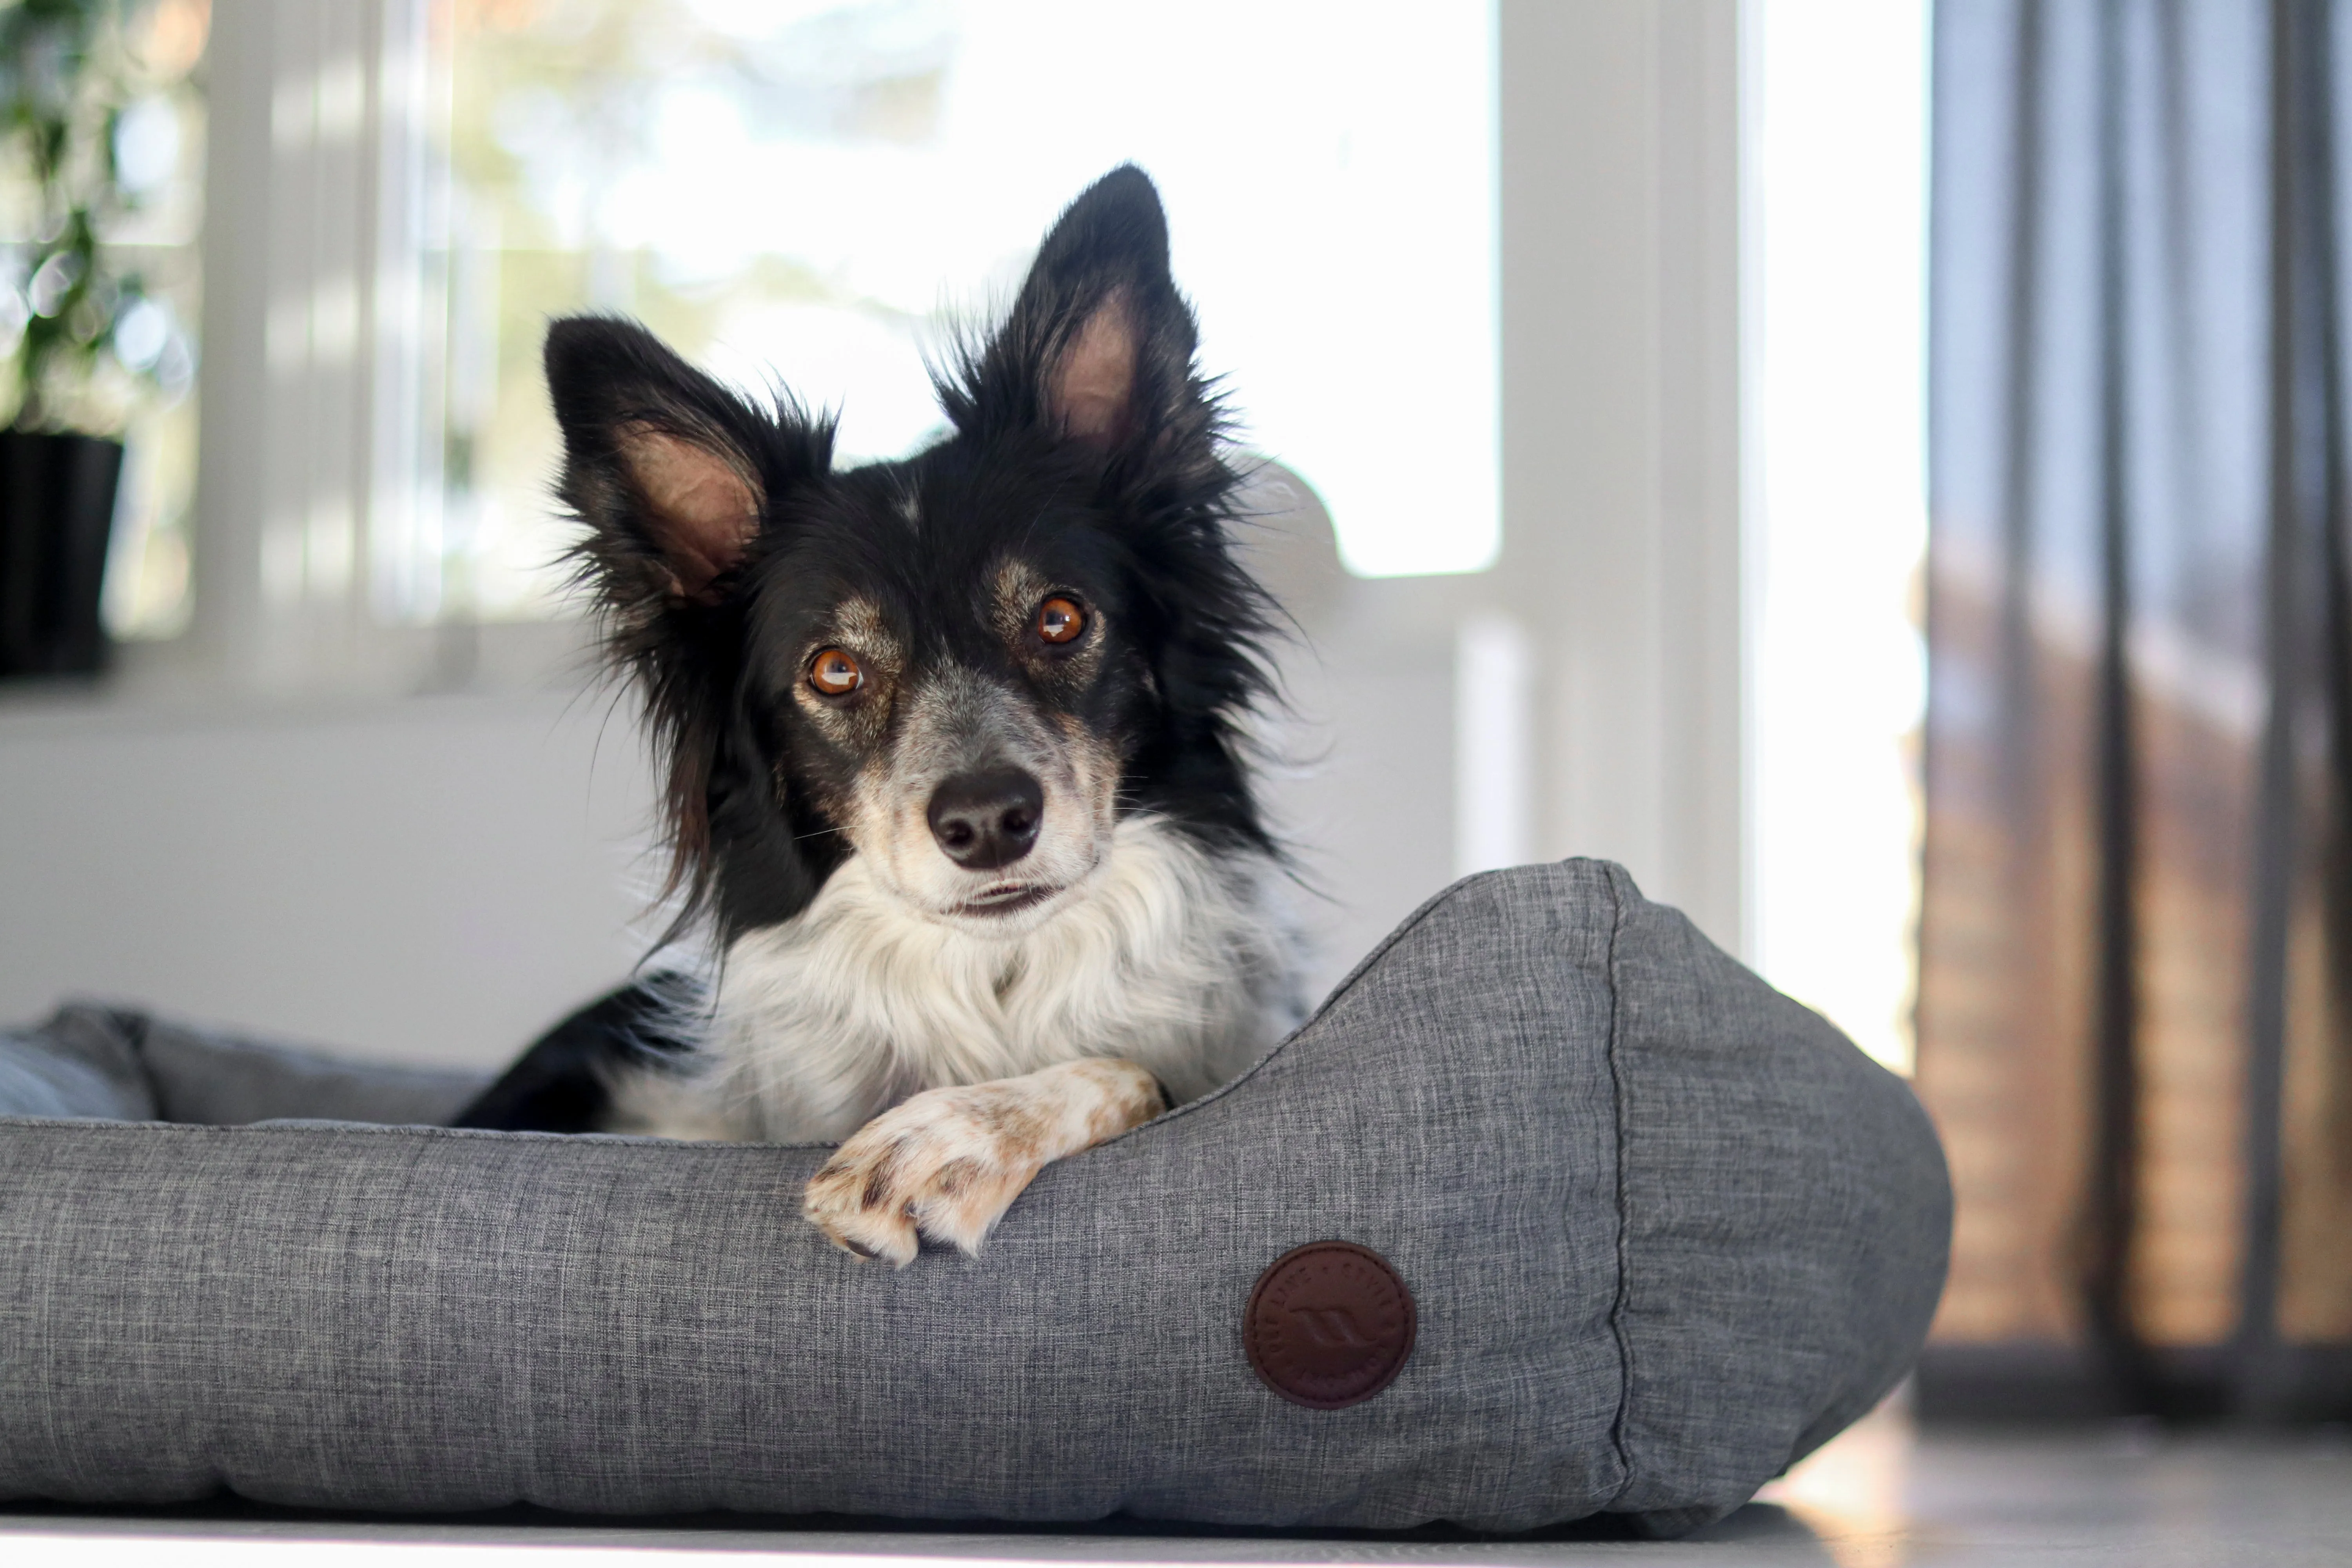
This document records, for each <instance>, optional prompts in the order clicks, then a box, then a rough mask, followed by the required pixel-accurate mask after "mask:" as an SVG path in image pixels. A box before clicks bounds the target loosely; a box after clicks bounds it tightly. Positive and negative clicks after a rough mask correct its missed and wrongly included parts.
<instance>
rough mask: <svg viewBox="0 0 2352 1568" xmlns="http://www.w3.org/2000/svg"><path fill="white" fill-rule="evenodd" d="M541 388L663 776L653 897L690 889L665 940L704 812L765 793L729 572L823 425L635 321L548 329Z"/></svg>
mask: <svg viewBox="0 0 2352 1568" xmlns="http://www.w3.org/2000/svg"><path fill="white" fill-rule="evenodd" d="M547 389H548V393H549V395H550V396H551V398H552V399H553V401H554V404H555V419H556V423H557V424H558V425H560V426H562V429H563V477H562V483H561V486H560V493H561V494H562V499H563V500H564V502H565V503H566V504H567V505H569V506H570V507H571V508H572V512H573V514H574V515H576V516H577V517H578V518H579V519H580V521H582V522H583V523H585V524H586V525H587V530H588V532H587V536H586V537H585V538H584V539H583V540H582V541H581V542H580V544H579V546H578V548H577V550H576V552H575V555H576V558H577V560H578V561H579V563H580V572H581V576H582V578H583V581H584V582H585V583H586V584H588V585H589V586H590V587H591V588H593V590H594V592H595V595H596V599H597V607H598V608H599V610H600V611H601V612H602V613H603V617H604V652H605V656H606V658H609V659H610V660H611V661H612V663H613V664H614V667H615V668H620V669H623V670H625V671H627V672H628V673H629V674H631V675H632V676H634V677H635V679H636V681H637V685H638V689H639V693H640V695H641V696H642V697H643V699H644V700H645V705H646V721H647V725H648V728H649V730H650V731H651V733H652V735H653V738H654V743H655V747H656V751H657V752H658V753H659V755H660V758H661V763H662V766H663V769H664V771H665V772H666V773H667V784H665V786H664V790H663V795H664V815H665V816H666V817H667V829H668V837H669V842H670V848H671V860H670V874H669V881H668V885H667V887H666V888H665V889H663V891H664V893H665V895H667V893H669V892H672V891H676V890H680V889H683V890H684V892H685V895H686V897H685V900H684V903H683V906H682V910H681V913H680V914H679V917H678V922H677V926H675V927H673V931H672V934H676V933H677V931H682V930H684V929H686V926H687V923H688V921H690V920H691V919H692V918H693V917H694V916H695V915H696V914H697V913H698V912H699V911H700V910H703V909H704V908H706V907H707V905H708V903H709V898H710V895H711V893H712V891H713V878H714V874H715V871H714V864H713V852H712V844H711V816H712V812H713V810H714V806H716V807H718V808H719V809H722V810H724V809H727V808H728V807H729V806H730V804H731V805H734V806H736V807H737V808H739V809H740V806H741V802H742V801H745V800H749V799H751V798H753V796H754V795H758V796H760V797H761V798H764V796H765V794H766V791H767V789H768V787H769V786H768V785H766V784H762V783H759V782H758V781H759V780H761V779H764V777H765V776H766V775H765V767H764V764H763V763H761V761H760V759H759V758H758V756H757V755H756V749H747V748H746V746H745V745H744V744H743V742H741V741H740V738H739V737H738V735H737V733H736V728H737V727H736V726H735V725H733V724H732V723H731V721H730V714H729V711H728V705H729V702H730V700H731V694H732V693H733V691H734V690H735V689H736V684H737V681H738V679H739V678H740V665H741V659H742V635H741V628H740V616H739V615H738V614H737V613H736V611H737V609H738V607H739V605H740V601H738V600H737V598H736V597H735V595H734V594H733V593H732V591H731V590H732V585H733V584H735V583H736V582H737V581H738V580H739V579H738V578H737V577H736V576H735V575H734V573H735V568H736V567H737V566H738V565H740V563H742V562H743V560H744V557H745V555H746V553H747V552H749V551H750V549H751V545H752V543H753V542H754V541H755V540H756V539H757V538H758V537H759V535H760V531H761V528H762V527H763V526H765V524H766V522H767V521H768V520H769V519H770V518H771V517H772V515H773V511H774V509H775V508H776V506H777V505H778V504H779V503H780V502H781V501H782V499H783V498H784V496H785V495H786V494H787V493H788V492H790V491H791V490H793V489H794V488H795V487H797V486H799V485H801V484H803V483H805V482H808V481H810V480H814V479H817V478H819V477H821V476H822V475H824V472H825V471H826V469H827V468H829V467H830V466H831V464H832V460H833V451H832V448H833V431H832V427H831V426H829V425H827V424H825V423H824V422H822V421H817V422H811V421H810V420H808V419H806V418H804V417H803V416H801V414H800V412H799V411H798V410H797V409H795V408H794V407H793V405H791V404H790V402H789V401H786V400H784V399H782V398H781V397H780V398H779V400H778V405H777V407H776V409H775V410H774V412H773V413H772V414H771V413H767V412H763V411H761V410H759V409H755V408H753V407H752V406H751V405H750V404H748V403H746V402H744V401H743V399H741V398H740V397H738V396H737V395H735V394H734V393H732V392H730V391H729V390H728V389H727V388H726V387H724V386H722V385H720V384H719V383H718V382H716V381H713V380H712V379H711V378H710V377H709V376H707V375H705V374H702V373H701V372H700V371H698V370H696V369H695V368H694V367H693V366H691V365H689V364H688V363H686V362H685V361H684V360H682V359H680V358H678V357H677V355H676V354H674V353H671V352H670V351H669V350H668V349H667V348H664V347H663V346H662V345H661V343H660V342H657V341H656V339H655V338H654V336H653V334H652V333H650V332H648V331H646V330H645V329H644V328H643V327H640V326H637V325H636V324H635V323H634V322H630V321H614V320H611V319H609V318H605V317H596V316H575V317H572V318H570V319H568V320H565V321H557V322H555V323H554V324H553V325H552V326H551V327H550V328H549V329H548V332H547ZM745 779H751V780H752V781H754V782H753V783H752V784H750V785H746V784H744V783H743V781H744V780H745Z"/></svg>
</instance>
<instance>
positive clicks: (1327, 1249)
mask: <svg viewBox="0 0 2352 1568" xmlns="http://www.w3.org/2000/svg"><path fill="white" fill-rule="evenodd" d="M1415 1327H1416V1324H1415V1321H1414V1318H1413V1310H1412V1291H1410V1290H1408V1289H1405V1288H1404V1281H1403V1280H1402V1279H1398V1278H1397V1271H1396V1270H1395V1269H1393V1268H1390V1267H1389V1264H1388V1259H1387V1258H1382V1257H1381V1255H1380V1254H1379V1253H1377V1252H1374V1251H1373V1250H1372V1249H1371V1248H1370V1247H1358V1246H1357V1245H1356V1244H1355V1243H1354V1242H1351V1241H1310V1242H1308V1243H1307V1245H1306V1246H1305V1247H1293V1248H1292V1249H1291V1250H1290V1251H1288V1252H1286V1253H1284V1254H1283V1255H1282V1256H1281V1257H1279V1258H1276V1259H1275V1260H1274V1262H1273V1263H1272V1264H1271V1265H1269V1266H1268V1267H1267V1268H1266V1271H1265V1273H1263V1274H1261V1275H1259V1276H1258V1277H1257V1288H1256V1289H1254V1290H1252V1291H1251V1292H1250V1299H1249V1310H1247V1311H1246V1312H1245V1313H1244V1315H1243V1318H1242V1346H1243V1348H1244V1350H1245V1351H1247V1352H1248V1353H1249V1363H1250V1367H1251V1369H1252V1370H1253V1371H1255V1373H1257V1375H1258V1377H1259V1379H1260V1380H1261V1381H1263V1382H1264V1383H1265V1385H1266V1386H1267V1387H1268V1388H1271V1389H1272V1390H1274V1391H1275V1392H1276V1394H1280V1395H1282V1397H1284V1398H1285V1399H1287V1400H1289V1401H1290V1402H1291V1403H1292V1404H1293V1405H1306V1406H1307V1408H1308V1409H1310V1410H1343V1409H1345V1408H1347V1407H1348V1406H1349V1405H1361V1404H1362V1403H1363V1402H1364V1401H1365V1400H1367V1399H1370V1397H1371V1396H1372V1395H1373V1394H1378V1393H1379V1392H1380V1391H1381V1389H1383V1388H1386V1387H1387V1386H1388V1385H1389V1384H1390V1382H1391V1380H1392V1379H1394V1378H1395V1376H1396V1374H1397V1373H1399V1372H1400V1371H1402V1369H1403V1366H1404V1363H1405V1361H1406V1360H1407V1358H1409V1357H1410V1356H1411V1355H1412V1338H1413V1331H1414V1329H1415Z"/></svg>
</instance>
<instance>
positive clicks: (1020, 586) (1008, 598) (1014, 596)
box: [989, 560, 1054, 642]
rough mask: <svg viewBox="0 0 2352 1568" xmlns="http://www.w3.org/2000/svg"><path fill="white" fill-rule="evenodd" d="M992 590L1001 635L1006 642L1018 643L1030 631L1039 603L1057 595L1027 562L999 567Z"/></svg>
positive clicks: (1051, 585) (997, 627)
mask: <svg viewBox="0 0 2352 1568" xmlns="http://www.w3.org/2000/svg"><path fill="white" fill-rule="evenodd" d="M989 587H990V591H991V597H992V601H993V602H992V605H990V608H991V609H992V611H994V615H993V616H992V619H993V620H994V621H995V622H996V630H997V635H998V636H1000V637H1003V638H1004V640H1005V641H1006V642H1017V641H1018V640H1019V639H1020V638H1021V637H1022V635H1023V634H1024V633H1025V632H1027V631H1028V629H1029V616H1030V614H1031V612H1033V611H1034V610H1035V609H1036V607H1037V602H1038V601H1039V600H1040V599H1043V598H1044V597H1045V595H1047V594H1049V593H1051V592H1053V587H1054V585H1053V584H1051V583H1048V582H1047V581H1045V578H1043V577H1041V576H1039V575H1038V574H1036V572H1035V570H1034V569H1033V568H1032V567H1031V566H1030V564H1029V563H1027V562H1026V561H1018V560H1013V561H1003V562H1000V563H997V567H996V571H995V574H994V575H993V577H992V581H991V582H990V584H989Z"/></svg>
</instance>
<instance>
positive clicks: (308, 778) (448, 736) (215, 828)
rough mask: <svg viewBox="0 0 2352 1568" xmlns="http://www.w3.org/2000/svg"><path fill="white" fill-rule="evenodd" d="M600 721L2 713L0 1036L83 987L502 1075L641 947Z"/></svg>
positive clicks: (612, 764) (624, 776) (25, 709)
mask: <svg viewBox="0 0 2352 1568" xmlns="http://www.w3.org/2000/svg"><path fill="white" fill-rule="evenodd" d="M647 798H648V796H647V788H646V777H645V773H644V770H643V769H642V767H641V766H640V765H639V762H638V756H637V751H636V745H635V735H634V733H633V732H632V731H631V730H630V728H629V726H628V725H627V724H626V722H625V721H619V720H615V721H614V722H613V723H612V724H611V725H610V726H609V727H607V726H606V725H605V723H604V704H603V703H602V702H600V701H597V700H593V699H592V698H588V697H585V696H583V697H579V698H567V697H564V696H561V695H550V696H516V697H496V698H470V697H464V698H421V699H412V700H406V701H401V702H394V703H377V704H368V705H365V706H360V707H344V708H340V709H323V710H321V709H309V710H211V711H199V712H188V711H180V712H172V713H159V712H156V711H154V710H148V709H133V710H108V709H103V708H101V709H98V710H89V709H87V708H80V707H78V706H75V705H58V704H53V703H38V702H35V703H26V702H21V701H20V702H16V703H12V704H10V705H8V706H6V707H5V708H0V1020H19V1019H25V1018H29V1017H32V1016H36V1015H38V1014H40V1013H42V1012H44V1011H46V1010H47V1008H48V1007H49V1006H50V1005H53V1004H54V1003H55V1002H56V1001H57V1000H58V999H59V998H61V997H64V996H69V995H94V996H100V997H104V998H110V999H119V1000H123V1001H129V1002H135V1003H138V1004H141V1005H148V1006H152V1007H154V1008H157V1009H160V1010H165V1011H169V1012H172V1013H174V1014H179V1015H184V1016H191V1017H196V1018H203V1019H210V1020H215V1021H222V1022H231V1023H235V1024H238V1025H242V1026H248V1027H253V1028H257V1029H262V1030H267V1031H272V1032H276V1033H281V1034H285V1035H289V1036H292V1037H299V1038H303V1039H310V1040H317V1041H320V1042H323V1043H328V1044H331V1045H334V1046H337V1047H343V1048H347V1049H350V1050H353V1051H356V1052H359V1053H362V1054H367V1055H375V1056H383V1057H387V1058H406V1059H412V1060H418V1061H434V1062H452V1063H479V1064H483V1065H488V1064H491V1063H494V1062H496V1061H498V1060H499V1059H501V1058H504V1057H505V1056H507V1055H509V1054H510V1053H511V1052H512V1051H513V1050H514V1049H515V1047H518V1046H519V1045H520V1044H521V1043H522V1042H524V1041H525V1040H527V1039H529V1038H530V1036H531V1035H532V1034H534V1033H535V1032H537V1031H538V1030H539V1029H540V1028H541V1027H543V1026H545V1025H546V1024H548V1023H550V1022H551V1021H552V1020H553V1019H554V1018H555V1017H556V1016H558V1015H559V1014H561V1013H562V1012H564V1011H566V1010H568V1009H570V1008H571V1007H572V1006H575V1005H578V1004H579V1003H580V1002H582V1001H583V1000H585V999H586V998H587V997H588V995H589V994H591V993H593V991H594V990H595V989H597V988H598V987H601V986H605V985H610V984H614V983H615V982H617V981H618V980H620V979H621V978H623V977H624V976H625V973H626V972H627V970H628V969H629V966H630V965H631V963H634V962H635V959H636V957H637V956H638V954H639V953H640V952H642V951H643V943H642V942H640V941H638V940H635V939H634V938H633V937H632V935H631V933H630V931H629V930H628V927H629V925H630V922H631V921H632V920H633V918H634V917H635V915H636V914H637V913H638V911H639V909H640V907H641V905H642V902H643V900H642V899H641V898H639V897H638V896H636V894H635V893H634V892H633V891H632V889H638V888H642V887H643V886H644V885H645V880H646V871H647V870H648V868H649V867H648V863H647V862H646V858H645V856H644V853H643V842H644V840H643V836H642V828H643V825H644V822H645V820H646V812H645V807H646V801H647Z"/></svg>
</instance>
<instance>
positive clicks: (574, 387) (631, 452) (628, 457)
mask: <svg viewBox="0 0 2352 1568" xmlns="http://www.w3.org/2000/svg"><path fill="white" fill-rule="evenodd" d="M547 389H548V394H549V395H550V397H551V399H552V400H553V402H554V405H555V419H556V423H557V424H558V425H559V426H562V430H563V478H562V487H561V489H562V497H563V499H564V500H565V501H566V502H567V503H569V504H570V506H571V507H572V510H573V512H574V513H576V514H577V515H578V517H579V518H580V520H581V521H583V522H584V523H585V524H587V526H588V531H589V536H588V539H587V540H586V542H584V544H583V556H584V557H585V559H586V560H587V562H588V563H590V564H589V574H590V575H591V577H592V578H594V579H598V581H597V582H596V586H597V587H598V589H599V591H600V592H601V593H602V594H603V595H604V598H605V601H606V603H607V604H608V605H613V606H614V607H625V606H637V607H646V608H650V607H651V605H652V604H653V603H654V602H655V601H656V600H666V601H669V602H673V603H682V602H688V601H707V600H709V599H710V598H712V597H714V596H716V593H717V589H716V587H715V586H714V585H715V584H718V583H719V580H720V579H721V578H723V577H724V576H725V575H726V574H727V573H728V572H730V570H731V569H733V568H734V567H735V565H736V564H737V563H740V561H741V560H742V558H743V554H744V552H745V551H746V550H747V549H748V548H749V547H750V545H751V541H752V540H753V539H754V538H755V537H756V536H757V535H758V533H759V531H760V525H761V518H762V516H763V515H764V513H765V512H766V510H767V507H768V504H769V501H770V500H771V499H772V496H773V494H774V493H775V490H776V489H777V487H779V486H781V485H787V484H790V483H792V482H793V481H794V480H796V479H800V478H803V477H806V470H807V469H809V468H811V467H812V465H814V468H817V469H820V470H821V469H822V468H823V467H824V463H825V462H826V460H827V454H826V453H825V451H824V447H826V446H827V445H829V443H827V442H825V441H824V433H823V432H822V431H818V432H811V431H809V430H808V429H806V428H804V427H803V426H802V425H800V424H799V423H797V422H793V423H790V424H783V423H780V422H779V420H777V419H774V418H771V417H769V416H765V415H763V414H761V413H760V412H758V411H756V410H754V409H752V408H751V407H750V406H749V405H746V404H745V403H744V402H743V400H742V399H741V398H740V397H738V396H737V395H735V394H734V393H732V392H730V391H729V390H728V389H727V388H726V387H724V386H722V385H720V384H719V383H718V382H716V381H714V380H712V379H711V378H710V377H709V376H708V375H705V374H703V373H702V372H700V371H698V370H696V369H695V368H694V367H693V366H692V365H689V364H688V363H686V362H685V361H684V360H682V359H680V358H679V357H678V356H677V354H675V353H671V352H670V351H669V350H668V349H667V347H665V346H664V345H663V344H662V343H661V342H659V341H658V340H657V339H656V338H655V337H654V335H653V334H652V333H651V332H648V331H646V330H645V329H644V328H643V327H640V326H638V325H636V324H635V322H632V321H615V320H612V319H610V318H606V317H597V316H574V317H571V318H568V319H566V320H563V321H557V322H555V323H554V324H553V325H552V326H551V327H550V328H549V329H548V332H547Z"/></svg>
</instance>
